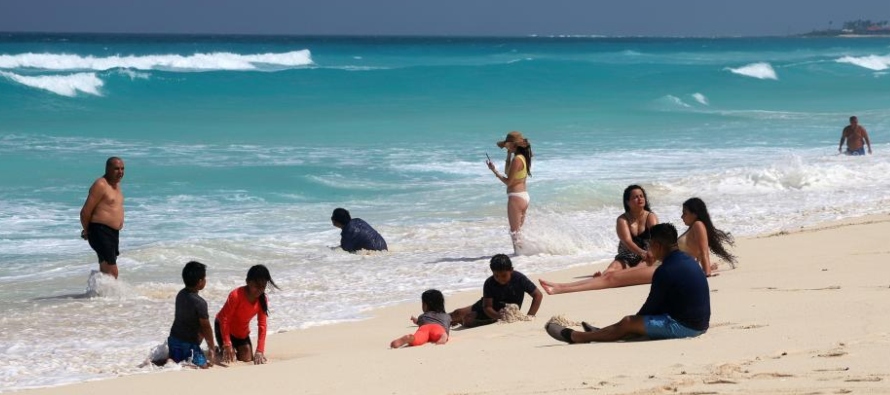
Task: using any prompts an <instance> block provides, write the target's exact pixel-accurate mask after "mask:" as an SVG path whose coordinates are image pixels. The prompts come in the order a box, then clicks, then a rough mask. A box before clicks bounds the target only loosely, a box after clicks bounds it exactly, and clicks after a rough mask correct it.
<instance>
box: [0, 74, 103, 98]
mask: <svg viewBox="0 0 890 395" xmlns="http://www.w3.org/2000/svg"><path fill="white" fill-rule="evenodd" d="M0 76H2V77H6V78H7V79H9V80H12V81H15V82H18V83H20V84H22V85H26V86H30V87H32V88H37V89H43V90H47V91H50V92H52V93H55V94H57V95H62V96H69V97H73V96H77V93H78V92H81V93H86V94H89V95H94V96H102V92H101V91H100V90H99V88H101V87H102V85H104V84H105V83H104V82H102V80H101V79H99V77H97V76H96V73H77V74H69V75H39V76H25V75H18V74H15V73H10V72H6V71H0Z"/></svg>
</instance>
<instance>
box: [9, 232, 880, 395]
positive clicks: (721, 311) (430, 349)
mask: <svg viewBox="0 0 890 395" xmlns="http://www.w3.org/2000/svg"><path fill="white" fill-rule="evenodd" d="M886 231H890V215H888V214H879V215H868V216H864V217H858V218H851V219H843V220H838V221H830V222H826V223H820V224H817V225H814V226H808V227H801V228H800V229H796V230H794V231H781V232H774V233H772V234H765V235H759V236H754V237H747V238H743V239H739V240H737V245H736V248H735V249H734V251H735V252H736V253H737V254H738V255H739V261H740V262H739V266H738V268H736V269H734V270H721V275H720V276H717V277H715V278H713V279H711V280H710V285H711V292H712V306H713V307H712V310H713V315H712V319H711V329H710V330H709V331H708V333H706V334H705V335H703V336H701V337H699V338H695V339H686V340H672V341H656V342H626V343H600V344H590V345H565V344H562V343H559V342H556V341H553V340H552V339H550V338H549V337H548V336H547V335H546V334H545V333H544V331H543V329H542V327H543V325H544V323H546V321H547V320H548V319H549V317H550V316H552V315H563V314H564V315H565V316H566V317H567V318H569V319H571V320H574V321H581V320H582V319H584V320H587V321H589V322H592V323H594V324H599V325H608V324H611V323H613V322H615V321H617V320H618V319H620V318H621V317H622V316H624V315H627V314H632V313H634V312H635V311H636V309H638V308H639V306H640V305H641V304H642V302H643V300H644V298H645V295H646V293H647V291H648V287H647V286H635V287H625V288H617V289H611V290H604V291H596V292H582V293H575V294H566V295H557V296H550V295H546V294H545V297H544V301H543V303H542V306H541V310H540V311H539V314H538V317H537V318H536V319H535V320H534V321H530V322H518V323H512V324H500V323H499V324H494V325H489V326H486V327H481V328H474V329H471V330H454V331H453V332H452V340H451V341H450V342H449V343H448V344H447V345H445V346H433V345H427V346H423V347H417V348H409V349H401V350H389V349H388V343H389V341H390V340H392V339H394V338H396V337H398V336H401V335H403V334H406V333H411V332H413V329H414V328H413V327H412V325H411V324H410V321H408V318H409V317H410V316H411V315H416V314H418V313H419V312H420V311H419V310H420V306H419V303H401V304H397V305H394V306H389V307H384V308H380V309H375V310H373V311H372V313H371V318H369V319H366V320H361V321H353V322H345V323H337V324H333V325H324V326H318V327H311V328H307V329H304V330H297V331H289V332H283V333H276V334H275V336H269V338H268V340H267V342H268V343H269V344H268V347H267V348H268V350H267V351H268V352H267V357H269V359H270V364H268V365H265V366H256V367H255V366H251V365H249V364H236V366H231V367H229V368H222V367H215V368H213V369H210V370H208V371H200V372H199V371H194V370H190V369H183V370H182V371H175V372H174V371H169V372H168V371H159V372H152V373H150V374H136V375H128V376H123V377H118V378H113V379H108V380H96V381H90V382H83V383H76V384H68V385H61V386H55V387H46V388H39V389H30V390H23V391H21V393H26V394H63V393H64V394H68V393H90V394H99V395H104V394H108V395H110V394H113V393H119V392H121V391H127V392H135V393H149V392H150V393H157V392H158V391H163V392H166V391H176V389H177V388H179V389H181V388H183V387H187V386H196V385H200V386H201V387H203V388H206V389H209V390H211V391H223V393H230V392H234V391H240V390H245V391H255V390H258V389H262V391H263V392H267V393H291V392H293V391H295V390H296V391H300V392H304V393H416V392H418V389H424V391H426V392H431V393H501V392H506V391H511V392H518V393H553V392H559V393H580V392H590V391H592V390H595V391H598V392H602V393H658V392H664V391H667V392H671V391H678V390H682V391H684V392H688V391H706V392H707V391H712V392H709V393H715V392H713V391H716V393H720V392H723V391H733V390H739V389H744V391H745V392H750V391H754V392H783V393H784V392H788V391H789V390H790V391H791V392H795V393H797V392H808V391H810V390H814V389H820V390H827V389H829V388H830V389H834V390H837V391H841V390H868V389H871V390H875V389H881V388H884V389H885V390H886V387H884V386H882V384H884V385H886V383H885V382H886V381H887V380H890V374H888V373H886V372H888V371H890V361H888V360H887V359H886V358H885V357H884V356H885V355H886V353H887V352H890V333H888V332H887V331H886V329H885V328H886V327H887V326H886V324H887V323H888V321H890V319H888V318H887V317H886V314H880V311H881V306H882V305H881V302H877V301H880V300H886V296H887V295H888V294H890V281H888V280H887V279H888V278H890V276H888V275H887V274H890V268H887V267H886V266H885V264H884V262H885V261H886V258H888V255H890V251H888V250H886V249H885V248H884V247H883V244H882V243H880V242H877V240H879V239H882V238H881V237H880V235H881V234H884V233H886ZM850 241H855V242H850ZM597 265H598V264H588V265H582V266H576V267H572V268H567V269H564V270H559V271H555V272H549V273H542V274H539V275H529V277H530V278H531V279H532V280H533V281H535V282H537V280H538V279H539V278H540V277H542V276H544V277H545V278H547V279H549V280H555V281H568V280H572V279H574V278H576V277H578V276H584V275H588V274H590V272H591V271H592V270H594V269H595V267H596V266H597ZM851 265H855V266H860V267H856V268H855V269H853V270H850V269H851ZM725 266H726V265H725V264H723V265H721V269H723V268H724V267H725ZM518 269H519V270H520V271H522V270H521V268H518ZM863 273H866V274H867V275H863ZM480 294H481V284H480V289H479V290H475V291H462V292H457V293H453V294H449V295H446V309H447V310H449V311H450V310H453V309H454V308H457V307H461V306H465V305H469V304H471V303H473V302H474V301H476V300H478V298H479V297H480ZM881 295H884V296H883V297H882V296H881ZM882 298H883V299H882ZM418 299H419V295H418ZM848 302H855V303H848ZM528 303H530V301H529V300H528V299H526V303H525V306H524V309H523V311H526V310H527V308H528ZM884 303H886V302H884ZM884 306H885V304H884ZM884 311H885V310H884ZM885 312H886V311H885ZM831 314H836V316H834V317H832V316H831ZM857 321H859V322H858V323H857ZM544 361H548V362H544ZM160 373H164V374H163V375H160ZM443 375H444V377H443ZM344 378H347V379H344ZM878 392H880V391H878Z"/></svg>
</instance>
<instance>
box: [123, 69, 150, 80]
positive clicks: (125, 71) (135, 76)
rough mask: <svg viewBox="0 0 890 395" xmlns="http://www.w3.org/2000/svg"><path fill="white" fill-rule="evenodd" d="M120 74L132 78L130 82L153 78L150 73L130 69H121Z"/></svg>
mask: <svg viewBox="0 0 890 395" xmlns="http://www.w3.org/2000/svg"><path fill="white" fill-rule="evenodd" d="M120 74H123V75H125V76H127V77H130V80H147V79H149V77H150V76H151V75H150V74H148V73H140V72H137V71H133V70H130V69H121V70H120Z"/></svg>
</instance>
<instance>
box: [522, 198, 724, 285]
mask: <svg viewBox="0 0 890 395" xmlns="http://www.w3.org/2000/svg"><path fill="white" fill-rule="evenodd" d="M681 217H682V219H683V223H684V224H686V226H688V227H689V229H687V230H686V232H685V233H683V235H682V236H680V237H679V239H678V240H677V245H678V247H680V250H681V251H683V252H685V253H687V254H689V255H691V256H692V257H693V258H695V260H697V261H698V262H699V263H700V264H701V266H702V270H703V271H704V272H705V274H706V275H708V276H714V275H716V274H714V273H713V270H714V269H715V267H716V265H712V264H711V257H710V253H709V251H710V252H713V253H714V254H716V255H717V256H719V257H720V258H722V259H723V260H725V261H726V262H729V264H730V266H732V267H733V268H735V263H736V257H735V256H734V255H732V254H731V253H729V251H727V250H726V247H725V246H724V244H728V245H733V239H732V235H730V234H729V233H727V232H724V231H722V230H720V229H717V228H715V227H714V224H713V223H711V215H710V214H708V208H707V206H705V202H703V201H702V200H701V199H699V198H691V199H689V200H687V201H685V202H683V215H682V216H681ZM653 273H655V265H651V264H646V265H640V266H637V267H634V268H630V269H627V270H618V271H611V272H610V271H607V272H606V273H604V274H603V275H602V276H598V277H594V278H589V279H586V280H581V281H576V282H573V283H554V282H550V281H546V280H544V279H541V280H539V281H540V283H541V287H543V288H544V291H546V292H547V294H549V295H556V294H562V293H571V292H580V291H592V290H597V289H606V288H618V287H627V286H631V285H640V284H649V283H651V282H652V274H653Z"/></svg>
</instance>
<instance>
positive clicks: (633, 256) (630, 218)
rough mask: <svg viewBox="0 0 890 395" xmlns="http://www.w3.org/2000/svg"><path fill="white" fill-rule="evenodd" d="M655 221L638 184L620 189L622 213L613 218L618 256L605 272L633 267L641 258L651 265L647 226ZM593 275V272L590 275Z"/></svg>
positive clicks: (647, 201)
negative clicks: (616, 234)
mask: <svg viewBox="0 0 890 395" xmlns="http://www.w3.org/2000/svg"><path fill="white" fill-rule="evenodd" d="M657 223H658V216H657V215H655V213H653V212H652V209H650V208H649V199H648V198H647V196H646V190H644V189H643V187H641V186H639V185H631V186H628V187H627V188H625V189H624V214H621V215H619V216H618V219H617V220H616V221H615V232H616V233H618V255H615V260H614V261H612V263H610V264H609V267H607V268H606V271H607V272H609V271H614V270H621V269H627V268H629V267H634V266H636V265H638V264H640V262H642V261H646V262H647V263H649V264H651V263H652V262H650V261H651V260H652V258H651V256H649V252H648V251H646V250H647V249H648V248H649V228H651V227H652V226H654V225H655V224H657ZM597 274H599V273H597ZM594 276H596V274H595V275H594Z"/></svg>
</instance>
